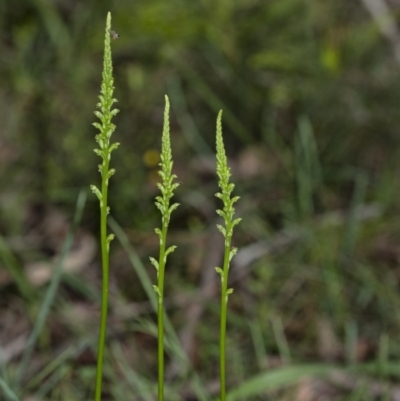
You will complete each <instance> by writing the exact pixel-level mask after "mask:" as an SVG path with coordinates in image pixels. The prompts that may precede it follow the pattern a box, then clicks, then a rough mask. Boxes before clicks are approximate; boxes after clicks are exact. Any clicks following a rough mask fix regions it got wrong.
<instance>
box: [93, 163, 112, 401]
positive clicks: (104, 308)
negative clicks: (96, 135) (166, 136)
mask: <svg viewBox="0 0 400 401" xmlns="http://www.w3.org/2000/svg"><path fill="white" fill-rule="evenodd" d="M106 160H107V161H106V162H105V163H104V165H103V168H102V174H101V175H102V182H101V194H102V200H103V202H102V203H101V204H100V242H101V262H102V284H101V316H100V330H99V343H98V352H97V370H96V393H95V400H96V401H100V400H101V387H102V382H103V363H104V347H105V342H106V330H107V312H108V283H109V264H110V261H109V254H108V247H109V245H108V243H107V214H108V211H107V201H108V182H107V179H106V177H107V171H108V167H109V162H108V158H107V159H106Z"/></svg>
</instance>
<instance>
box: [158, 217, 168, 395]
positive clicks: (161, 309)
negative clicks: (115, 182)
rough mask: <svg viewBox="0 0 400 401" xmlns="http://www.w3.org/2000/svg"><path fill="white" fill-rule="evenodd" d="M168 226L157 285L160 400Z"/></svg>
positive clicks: (162, 386) (162, 373)
mask: <svg viewBox="0 0 400 401" xmlns="http://www.w3.org/2000/svg"><path fill="white" fill-rule="evenodd" d="M167 232H168V226H166V225H165V224H163V227H162V242H161V246H160V255H159V274H158V282H157V287H158V289H159V291H160V293H159V298H158V310H157V315H158V401H163V400H164V302H163V299H164V272H165V263H164V259H165V243H166V240H167Z"/></svg>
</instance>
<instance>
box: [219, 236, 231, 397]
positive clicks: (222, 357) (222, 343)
mask: <svg viewBox="0 0 400 401" xmlns="http://www.w3.org/2000/svg"><path fill="white" fill-rule="evenodd" d="M228 238H229V239H228V240H227V243H226V245H225V252H224V266H223V272H224V279H223V280H221V322H220V338H219V349H220V354H219V367H220V401H225V400H226V368H225V361H226V317H227V311H228V295H227V291H228V280H227V278H228V271H229V253H230V249H231V238H230V237H228Z"/></svg>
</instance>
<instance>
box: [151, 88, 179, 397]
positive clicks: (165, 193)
mask: <svg viewBox="0 0 400 401" xmlns="http://www.w3.org/2000/svg"><path fill="white" fill-rule="evenodd" d="M173 164H174V163H173V161H172V152H171V140H170V134H169V99H168V97H167V96H165V111H164V127H163V133H162V141H161V163H160V167H161V169H160V171H159V172H158V173H159V174H160V176H161V183H158V184H157V186H158V188H159V189H160V191H161V196H157V197H156V201H155V204H156V206H157V208H158V209H159V210H160V212H161V229H160V228H156V229H155V232H156V234H157V235H158V237H159V239H160V253H159V258H158V261H157V260H156V259H154V258H150V261H151V264H152V265H153V266H154V267H155V268H156V270H157V285H154V286H153V287H154V291H155V292H156V293H157V297H158V310H157V316H158V401H163V400H164V305H163V303H164V273H165V265H166V263H167V258H168V255H169V254H171V253H172V252H174V250H175V249H176V246H175V245H172V246H170V247H168V248H166V243H167V233H168V226H169V222H170V218H171V214H172V212H173V211H174V210H175V209H176V208H177V207H178V206H179V203H173V204H172V205H171V204H170V202H171V198H172V197H173V195H174V191H175V189H176V188H178V186H179V183H177V182H174V180H175V179H176V178H177V177H176V175H175V174H172V166H173Z"/></svg>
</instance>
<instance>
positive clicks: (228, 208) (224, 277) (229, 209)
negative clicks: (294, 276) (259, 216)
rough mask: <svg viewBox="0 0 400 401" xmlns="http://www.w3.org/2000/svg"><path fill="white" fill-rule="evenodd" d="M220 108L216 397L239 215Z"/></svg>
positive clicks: (222, 387)
mask: <svg viewBox="0 0 400 401" xmlns="http://www.w3.org/2000/svg"><path fill="white" fill-rule="evenodd" d="M221 120H222V111H220V112H219V113H218V118H217V135H216V151H217V155H216V158H217V168H216V169H217V176H218V185H219V187H220V192H217V193H216V194H215V196H216V197H217V198H219V199H221V200H222V203H223V206H224V207H223V209H222V210H220V209H218V210H217V213H218V214H219V215H220V216H221V217H222V218H223V220H224V223H225V224H224V226H222V225H220V224H217V227H218V229H219V231H221V233H222V235H223V236H224V238H225V248H224V265H223V267H222V268H221V267H216V268H215V270H216V272H217V273H218V274H219V275H220V276H221V318H220V401H225V400H226V384H225V383H226V372H225V359H226V358H225V354H226V317H227V309H228V308H227V306H228V297H229V295H230V294H232V292H233V289H232V288H228V273H229V265H230V261H231V260H232V258H233V256H234V255H235V254H236V251H237V249H236V248H231V241H232V234H233V228H234V227H235V226H236V225H237V224H239V222H240V220H241V219H234V218H233V216H234V214H235V208H234V204H235V203H236V202H237V201H238V200H239V197H238V196H235V197H233V198H232V197H231V194H232V191H233V189H234V188H235V185H234V184H232V183H229V178H230V176H231V172H230V168H229V166H228V160H227V157H226V153H225V147H224V141H223V138H222V122H221Z"/></svg>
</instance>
